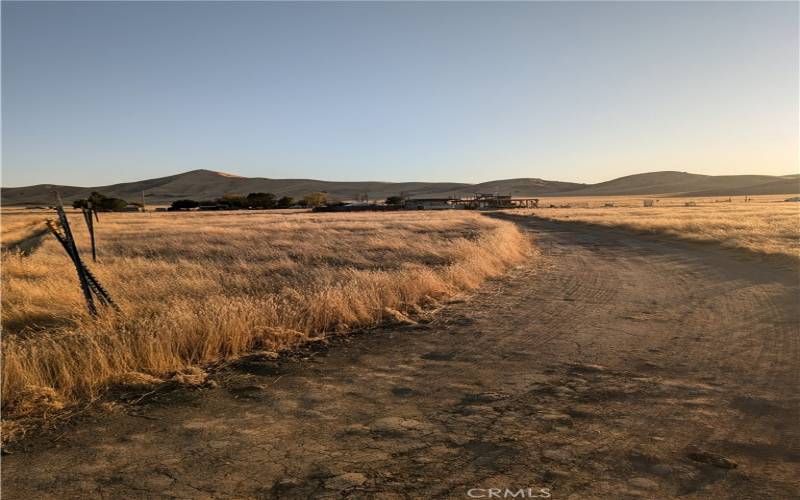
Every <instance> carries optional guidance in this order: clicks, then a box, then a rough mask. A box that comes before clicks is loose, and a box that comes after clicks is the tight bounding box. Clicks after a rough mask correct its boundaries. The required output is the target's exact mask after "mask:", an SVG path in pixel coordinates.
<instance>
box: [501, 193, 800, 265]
mask: <svg viewBox="0 0 800 500" xmlns="http://www.w3.org/2000/svg"><path fill="white" fill-rule="evenodd" d="M648 198H649V197H635V196H629V197H606V198H600V197H598V198H577V197H576V198H546V199H543V200H541V201H540V206H543V207H548V208H539V209H533V210H515V211H513V212H511V213H516V214H521V215H524V214H533V215H536V216H537V217H542V218H547V219H554V220H568V221H579V222H585V223H590V224H597V225H600V226H608V227H618V228H622V229H627V230H633V231H642V232H647V233H652V234H658V235H664V236H668V237H672V238H681V239H687V240H694V241H703V242H713V243H717V244H719V245H721V246H724V247H728V248H736V249H744V250H748V251H751V252H755V253H758V254H764V255H771V256H778V257H781V258H787V259H790V260H793V261H797V260H800V203H793V202H785V201H783V200H785V199H786V198H788V196H757V197H754V198H753V199H752V201H750V202H745V201H744V199H743V198H742V197H736V198H734V199H733V200H732V201H731V202H727V200H728V198H727V197H726V198H721V197H720V198H716V200H719V201H715V199H714V198H703V199H689V198H658V197H652V198H653V199H658V202H657V203H656V206H654V207H643V206H642V205H643V200H644V199H648ZM722 200H725V201H722ZM687 202H691V203H695V204H696V206H685V204H686V203H687ZM606 203H613V205H614V206H613V207H606V206H604V205H605V204H606ZM550 205H556V206H557V207H562V206H566V205H569V207H564V208H549V206H550Z"/></svg>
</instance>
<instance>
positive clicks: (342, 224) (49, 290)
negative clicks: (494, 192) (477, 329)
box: [2, 212, 528, 416]
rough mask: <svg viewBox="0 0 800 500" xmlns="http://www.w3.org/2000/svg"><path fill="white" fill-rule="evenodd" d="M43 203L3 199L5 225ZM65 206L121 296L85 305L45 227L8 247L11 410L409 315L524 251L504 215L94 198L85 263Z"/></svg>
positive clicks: (22, 223)
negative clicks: (263, 208)
mask: <svg viewBox="0 0 800 500" xmlns="http://www.w3.org/2000/svg"><path fill="white" fill-rule="evenodd" d="M42 216H43V214H42V213H24V214H11V215H9V214H6V216H5V217H4V220H3V232H2V234H3V238H4V241H5V238H6V236H7V235H10V237H13V238H18V237H19V234H20V232H21V231H22V228H25V227H27V225H29V224H30V223H31V222H32V221H34V220H35V219H36V218H39V219H41V218H42ZM15 217H16V218H17V219H15ZM70 220H71V222H72V226H73V231H74V232H75V235H76V240H77V241H78V242H79V243H80V250H81V253H82V256H83V258H84V261H86V262H87V264H88V265H89V267H90V268H91V269H92V270H93V271H94V272H95V274H96V275H97V277H98V278H99V279H100V281H101V282H102V283H103V284H104V285H106V287H107V288H108V289H109V291H110V292H111V293H112V295H113V297H114V298H115V299H116V300H117V301H118V302H119V304H120V306H121V308H122V312H121V313H119V314H111V313H108V314H104V315H102V316H101V317H100V318H99V319H98V320H91V319H90V318H89V317H88V315H87V314H86V312H85V306H84V304H83V298H82V295H81V293H80V290H79V288H78V286H77V279H76V275H75V271H74V269H73V268H72V266H71V263H70V261H69V259H68V257H67V256H66V255H65V252H64V251H63V249H62V248H61V247H60V246H59V245H58V243H57V242H56V241H55V239H54V238H52V237H50V236H49V235H47V237H46V238H44V239H42V240H41V243H42V244H41V246H40V247H39V248H37V249H36V250H35V251H33V253H31V254H30V255H28V256H25V255H22V254H20V253H18V252H4V254H3V257H2V263H3V269H2V274H3V280H2V292H3V294H2V306H3V324H4V331H5V333H4V338H3V367H2V375H3V380H2V389H3V394H2V397H3V407H4V410H5V411H6V415H12V416H13V415H23V414H29V413H31V412H35V411H41V409H42V408H45V409H46V408H52V409H58V408H59V407H60V406H63V405H64V404H69V403H73V402H75V401H79V400H83V399H86V398H90V397H93V396H95V395H97V394H99V393H101V392H102V391H103V390H104V388H106V387H107V386H108V385H109V384H111V383H113V382H114V381H115V380H120V379H121V378H126V377H127V378H130V377H132V376H133V377H134V378H137V377H138V378H137V379H139V378H142V376H144V377H145V378H146V377H147V376H148V375H147V374H149V375H155V376H163V375H164V374H166V373H169V372H174V371H175V370H180V369H185V368H186V367H189V366H192V365H198V364H203V363H208V362H214V361H216V360H220V359H224V358H228V357H232V356H236V355H237V354H240V353H242V352H245V351H249V350H252V349H263V348H268V349H280V348H286V347H291V346H293V345H296V344H298V343H300V342H303V341H306V340H308V339H309V338H312V337H318V336H321V335H324V334H325V333H327V332H336V331H346V330H348V329H351V328H354V327H362V326H369V325H376V324H378V323H380V322H382V321H384V320H386V319H388V320H390V321H397V320H398V318H400V319H401V320H402V319H403V318H405V317H406V315H412V316H413V315H414V314H415V312H416V313H419V311H420V310H419V305H420V304H432V303H435V302H436V300H437V299H438V300H440V299H442V298H444V297H447V296H451V295H453V294H456V293H458V292H459V291H462V290H468V289H471V288H473V287H475V286H477V285H478V284H479V283H480V282H481V281H482V280H484V279H485V278H487V277H489V276H493V275H497V274H499V273H502V272H503V271H504V270H505V269H507V268H508V267H509V266H511V265H513V264H515V263H517V262H519V261H520V260H521V259H523V258H524V255H525V254H526V252H527V251H528V244H527V240H526V239H525V238H524V236H523V235H522V234H521V233H520V232H518V231H517V229H516V228H515V227H514V225H513V224H511V223H507V222H502V221H497V220H493V219H488V218H486V217H481V216H480V215H478V214H475V213H466V212H458V213H456V212H447V213H443V212H438V213H431V212H425V213H419V212H405V213H392V214H377V213H365V214H346V215H345V214H291V215H285V214H270V213H264V212H260V213H259V212H230V213H179V214H175V213H152V214H137V213H131V214H101V221H100V223H99V224H98V225H97V226H96V227H97V232H98V245H99V260H100V262H98V263H97V264H92V263H91V258H90V252H89V248H88V247H87V245H88V236H87V234H86V231H85V226H84V224H83V221H82V220H81V218H80V215H79V214H74V215H72V216H71V219H70ZM7 229H8V231H7ZM23 234H24V233H23ZM142 373H143V374H145V375H141V374H142ZM131 374H139V375H131Z"/></svg>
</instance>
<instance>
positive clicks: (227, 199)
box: [217, 194, 248, 208]
mask: <svg viewBox="0 0 800 500" xmlns="http://www.w3.org/2000/svg"><path fill="white" fill-rule="evenodd" d="M217 204H218V205H225V206H226V207H228V208H247V206H248V203H247V198H245V197H244V196H239V195H236V194H226V195H225V196H223V197H222V198H217Z"/></svg>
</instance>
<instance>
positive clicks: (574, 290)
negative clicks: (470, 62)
mask: <svg viewBox="0 0 800 500" xmlns="http://www.w3.org/2000/svg"><path fill="white" fill-rule="evenodd" d="M519 223H520V225H521V226H522V227H523V228H525V229H528V230H531V231H533V235H534V237H535V238H536V241H537V244H538V246H539V249H540V255H538V256H536V257H535V258H533V259H531V261H530V262H529V263H528V264H526V265H524V266H521V267H519V268H517V269H515V270H514V271H513V272H511V273H510V274H509V275H507V276H505V277H503V278H501V279H498V280H494V281H492V282H489V283H487V284H486V286H484V287H483V288H482V289H481V290H480V291H478V292H477V293H476V294H474V295H473V296H471V297H470V298H469V299H468V300H467V301H465V302H460V303H453V304H451V305H449V306H448V307H447V308H446V309H445V310H444V311H443V312H442V313H441V315H440V316H439V318H438V319H437V320H436V321H435V322H434V323H433V324H431V325H428V327H427V328H415V327H404V328H397V329H383V330H378V331H372V332H369V333H368V334H364V335H356V336H353V337H350V338H348V339H342V340H337V341H335V342H333V343H332V344H331V345H330V346H329V347H328V348H324V349H322V348H320V349H311V350H309V351H307V352H305V353H303V354H302V355H300V356H295V357H290V358H282V359H281V360H279V361H277V362H275V361H271V360H268V359H262V358H258V357H254V358H250V359H246V360H244V361H243V362H242V363H240V364H239V365H237V366H236V367H233V368H230V369H228V370H226V371H225V372H223V373H219V374H218V375H217V380H219V382H220V385H219V387H217V388H214V389H204V390H196V391H177V392H174V393H169V394H165V395H164V396H163V397H162V398H160V399H159V398H157V399H155V400H154V401H152V402H150V403H148V404H147V405H144V406H143V407H141V408H139V409H137V412H136V414H131V413H129V412H128V413H126V412H122V413H116V414H109V415H105V416H98V417H96V418H93V419H90V420H89V421H84V422H81V423H80V425H77V426H76V427H75V428H74V429H68V432H66V433H63V431H62V433H58V434H54V435H52V436H44V437H42V438H39V439H36V440H32V441H28V442H27V443H23V445H24V447H27V449H21V448H20V449H17V450H12V451H14V453H12V454H11V455H7V456H5V457H3V497H4V499H7V500H11V499H22V498H173V497H175V498H306V497H330V498H340V497H342V496H348V495H349V496H352V497H374V498H381V499H385V498H436V497H449V498H470V496H468V495H471V496H472V497H474V498H488V495H489V494H490V493H491V492H490V491H489V490H488V488H500V489H501V490H504V489H505V488H509V489H510V490H512V491H513V492H517V490H519V489H521V488H524V489H526V490H525V494H526V495H527V494H528V493H533V494H541V493H540V492H539V489H540V488H547V489H548V491H549V492H550V494H551V495H552V498H606V497H607V498H615V499H618V498H628V497H631V498H637V497H638V498H673V497H681V498H758V499H765V498H769V499H778V498H798V497H800V394H799V392H800V391H798V387H800V331H799V329H800V327H799V325H800V317H798V315H799V313H800V308H798V296H799V295H798V294H799V293H800V287H799V286H798V274H797V272H795V271H792V270H790V269H788V268H779V267H773V265H772V264H766V263H761V262H759V261H757V260H753V258H752V257H745V256H741V257H740V256H737V255H736V254H735V253H730V252H727V251H722V250H718V249H716V248H714V247H713V246H699V245H692V244H686V243H679V242H664V241H657V240H652V239H643V238H641V237H637V236H632V235H627V234H625V233H619V232H614V231H611V230H603V229H594V230H593V229H589V228H585V227H577V226H571V225H566V224H558V223H553V222H542V221H534V220H528V221H526V222H519ZM302 358H307V359H302ZM734 466H735V468H734ZM527 488H532V490H527ZM517 498H520V497H517Z"/></svg>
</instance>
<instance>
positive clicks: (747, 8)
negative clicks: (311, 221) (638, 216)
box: [2, 2, 800, 186]
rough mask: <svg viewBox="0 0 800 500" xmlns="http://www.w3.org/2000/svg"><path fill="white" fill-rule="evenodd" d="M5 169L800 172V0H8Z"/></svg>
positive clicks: (402, 174)
mask: <svg viewBox="0 0 800 500" xmlns="http://www.w3.org/2000/svg"><path fill="white" fill-rule="evenodd" d="M2 85H3V89H2V119H3V131H2V139H3V152H2V160H3V165H2V174H3V179H2V184H3V185H4V186H19V185H28V184H35V183H58V184H70V185H102V184H109V183H114V182H122V181H132V180H140V179H144V178H151V177H159V176H164V175H171V174H174V173H178V172H183V171H186V170H192V169H197V168H206V169H212V170H221V171H226V172H231V173H235V174H239V175H244V176H260V177H273V178H287V177H293V178H318V179H326V180H385V181H405V180H427V181H445V180H449V181H463V182H480V181H487V180H492V179H500V178H512V177H540V178H545V179H553V180H568V181H581V182H595V181H602V180H608V179H610V178H613V177H617V176H621V175H627V174H632V173H639V172H645V171H653V170H682V171H690V172H696V173H707V174H737V173H763V174H777V175H785V174H790V173H795V172H798V151H799V150H800V144H798V135H799V131H798V112H799V107H798V106H799V105H798V4H797V3H795V2H786V3H722V2H720V3H646V2H638V3H492V2H486V3H327V4H321V3H255V2H251V3H238V2H236V3H235V2H209V3H199V2H198V3H193V2H183V3H167V2H156V3H137V2H132V3H123V2H90V3H58V2H57V3H46V2H30V3H14V2H3V4H2Z"/></svg>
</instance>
